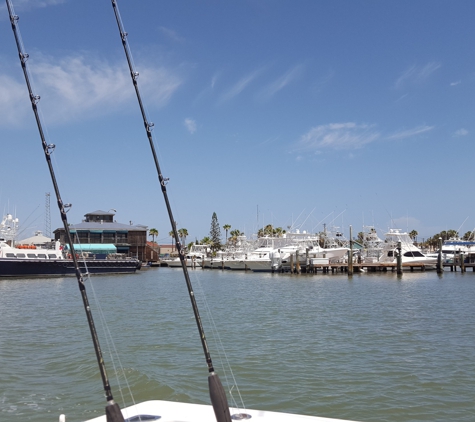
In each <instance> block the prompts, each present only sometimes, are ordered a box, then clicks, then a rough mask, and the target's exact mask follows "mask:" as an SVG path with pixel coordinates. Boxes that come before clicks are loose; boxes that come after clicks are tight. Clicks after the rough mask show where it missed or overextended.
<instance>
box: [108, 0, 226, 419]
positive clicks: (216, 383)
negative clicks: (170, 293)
mask: <svg viewBox="0 0 475 422" xmlns="http://www.w3.org/2000/svg"><path fill="white" fill-rule="evenodd" d="M111 1H112V8H113V9H114V14H115V18H116V21H117V26H118V29H119V33H120V37H121V40H122V46H123V47H124V52H125V56H126V58H127V63H128V65H129V70H130V77H131V78H132V83H133V85H134V89H135V93H136V95H137V100H138V103H139V107H140V111H141V113H142V118H143V124H144V128H145V132H146V134H147V138H148V142H149V145H150V149H151V152H152V156H153V160H154V162H155V168H156V170H157V175H158V181H159V183H160V188H161V191H162V194H163V199H164V200H165V205H166V207H167V212H168V217H169V219H170V224H171V227H172V231H173V235H174V237H175V247H176V248H177V251H178V256H179V257H180V262H181V266H182V269H183V275H184V277H185V281H186V285H187V288H188V294H189V297H190V301H191V306H192V308H193V312H194V315H195V321H196V325H197V327H198V332H199V335H200V339H201V345H202V347H203V352H204V355H205V359H206V364H207V365H208V372H209V376H208V385H209V392H210V398H211V403H212V405H213V409H214V413H215V415H216V419H217V421H218V422H231V415H230V412H229V405H228V401H227V398H226V393H225V391H224V388H223V386H222V384H221V381H220V379H219V377H218V374H217V373H216V372H215V371H214V367H213V362H212V360H211V354H210V352H209V349H208V344H207V341H206V336H205V333H204V329H203V324H202V323H201V317H200V314H199V311H198V305H197V303H196V299H195V294H194V291H193V286H192V284H191V280H190V276H189V274H188V269H187V267H186V262H185V256H184V255H185V251H184V249H183V246H182V244H181V242H180V238H179V236H178V231H177V228H176V223H175V219H174V218H173V212H172V209H171V206H170V201H169V199H168V193H167V187H166V186H167V182H168V179H166V178H164V177H163V175H162V171H161V170H160V164H159V162H158V158H157V153H156V151H155V146H154V143H153V138H152V128H153V126H154V124H153V123H152V122H150V121H148V119H147V115H146V113H145V109H144V106H143V103H142V98H141V96H140V91H139V87H138V83H137V79H138V77H139V73H138V72H137V71H135V69H134V67H133V64H132V57H131V52H130V48H129V46H128V43H127V32H125V30H124V26H123V24H122V20H121V18H120V13H119V9H118V5H117V1H116V0H111Z"/></svg>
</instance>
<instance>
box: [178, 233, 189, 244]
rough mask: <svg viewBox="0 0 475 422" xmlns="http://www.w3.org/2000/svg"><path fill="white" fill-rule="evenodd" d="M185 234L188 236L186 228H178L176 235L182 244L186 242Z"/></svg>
mask: <svg viewBox="0 0 475 422" xmlns="http://www.w3.org/2000/svg"><path fill="white" fill-rule="evenodd" d="M186 236H188V230H186V229H179V230H178V237H179V238H180V240H181V244H182V245H184V244H185V243H186Z"/></svg>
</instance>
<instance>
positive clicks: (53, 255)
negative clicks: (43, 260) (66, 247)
mask: <svg viewBox="0 0 475 422" xmlns="http://www.w3.org/2000/svg"><path fill="white" fill-rule="evenodd" d="M48 258H49V259H57V258H58V257H57V256H56V254H55V253H49V254H48Z"/></svg>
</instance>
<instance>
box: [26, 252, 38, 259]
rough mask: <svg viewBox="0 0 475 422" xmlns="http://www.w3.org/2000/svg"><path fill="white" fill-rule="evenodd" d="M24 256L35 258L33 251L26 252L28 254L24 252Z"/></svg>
mask: <svg viewBox="0 0 475 422" xmlns="http://www.w3.org/2000/svg"><path fill="white" fill-rule="evenodd" d="M26 256H27V257H28V258H33V259H35V258H36V254H34V253H28V254H26Z"/></svg>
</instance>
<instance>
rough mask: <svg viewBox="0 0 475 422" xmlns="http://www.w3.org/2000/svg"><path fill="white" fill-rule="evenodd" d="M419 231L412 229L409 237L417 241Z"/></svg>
mask: <svg viewBox="0 0 475 422" xmlns="http://www.w3.org/2000/svg"><path fill="white" fill-rule="evenodd" d="M418 234H419V233H418V232H417V230H412V231H411V232H410V233H409V237H410V238H411V239H412V240H413V241H414V242H415V241H416V239H417V235H418Z"/></svg>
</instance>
